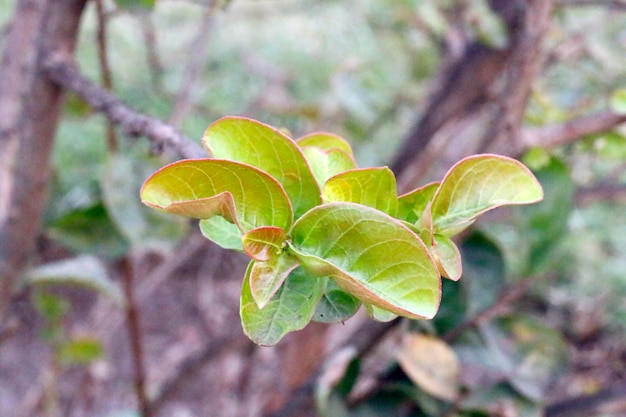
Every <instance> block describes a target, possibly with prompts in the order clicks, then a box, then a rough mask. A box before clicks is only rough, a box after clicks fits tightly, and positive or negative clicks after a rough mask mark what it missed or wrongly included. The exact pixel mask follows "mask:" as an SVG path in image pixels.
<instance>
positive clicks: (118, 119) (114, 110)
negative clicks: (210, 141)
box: [44, 52, 206, 159]
mask: <svg viewBox="0 0 626 417" xmlns="http://www.w3.org/2000/svg"><path fill="white" fill-rule="evenodd" d="M44 66H45V69H46V71H47V74H48V76H49V77H50V79H51V80H52V81H53V82H55V83H56V84H58V85H59V86H61V87H63V88H65V89H67V90H69V91H72V92H74V93H76V94H78V95H79V96H80V97H81V98H82V99H83V100H85V101H86V102H87V103H88V104H89V105H90V106H91V107H93V109H94V110H96V111H97V112H100V113H103V114H104V115H105V116H106V117H107V119H108V120H109V122H111V123H112V124H114V125H117V126H120V127H121V128H122V129H123V130H124V132H125V133H126V134H127V135H129V136H135V137H137V136H145V137H147V138H148V139H150V141H151V142H152V143H153V144H154V145H156V147H157V151H164V150H170V151H173V152H175V153H177V154H178V155H180V156H182V157H183V158H189V159H193V158H203V157H204V158H206V154H205V152H204V151H203V150H202V148H201V147H200V145H198V144H197V143H196V142H193V141H192V140H191V139H189V138H187V137H186V136H184V135H183V134H182V133H180V132H179V131H177V130H176V129H175V128H174V127H172V126H170V125H168V124H166V123H163V122H162V121H161V120H159V119H156V118H154V117H150V116H146V115H143V114H141V113H139V112H137V111H135V110H134V109H132V108H131V107H129V106H128V105H126V104H125V103H123V102H122V101H121V100H119V99H118V98H117V97H115V96H114V95H113V94H111V93H110V92H108V91H106V90H104V89H103V88H101V87H99V86H98V85H96V84H95V83H93V82H92V81H90V80H88V79H87V78H85V77H84V76H83V75H82V74H81V73H80V71H79V70H78V68H77V67H76V65H75V64H74V62H73V61H72V60H71V59H70V58H69V57H67V56H66V55H65V54H63V53H62V52H57V53H53V54H50V55H49V56H48V57H47V59H46V60H45V63H44Z"/></svg>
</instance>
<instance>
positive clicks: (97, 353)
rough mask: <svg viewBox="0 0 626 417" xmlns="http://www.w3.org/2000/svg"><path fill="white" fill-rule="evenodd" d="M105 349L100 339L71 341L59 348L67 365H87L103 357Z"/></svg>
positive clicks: (61, 356) (61, 357) (85, 338)
mask: <svg viewBox="0 0 626 417" xmlns="http://www.w3.org/2000/svg"><path fill="white" fill-rule="evenodd" d="M103 352H104V349H103V348H102V343H100V341H99V340H98V339H95V338H92V337H80V338H74V339H70V340H68V341H67V342H65V343H63V344H62V345H61V346H60V348H59V356H60V359H61V360H62V361H63V362H65V363H66V364H86V363H90V362H93V361H95V360H96V359H99V358H101V357H102V354H103Z"/></svg>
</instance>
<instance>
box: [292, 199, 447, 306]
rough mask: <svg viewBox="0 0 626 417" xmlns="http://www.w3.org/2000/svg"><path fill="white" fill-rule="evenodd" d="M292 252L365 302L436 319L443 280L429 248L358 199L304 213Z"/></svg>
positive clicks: (296, 228) (295, 228) (309, 267)
mask: <svg viewBox="0 0 626 417" xmlns="http://www.w3.org/2000/svg"><path fill="white" fill-rule="evenodd" d="M289 249H290V251H291V252H292V253H293V254H294V255H295V256H296V257H297V258H298V259H299V260H300V262H301V264H302V265H303V266H304V267H305V269H307V270H308V271H310V272H311V273H312V274H315V275H319V276H330V277H332V278H334V279H335V280H336V281H337V284H338V285H339V286H340V287H341V288H342V289H343V290H344V291H347V292H348V293H350V294H352V295H353V296H355V297H357V298H358V299H359V300H361V301H362V302H363V303H366V304H372V305H374V306H376V307H380V308H382V309H384V310H387V311H389V312H392V313H394V314H398V315H401V316H405V317H411V318H432V317H433V316H434V315H435V313H436V312H437V308H438V307H439V302H440V298H441V281H440V278H439V273H438V271H437V268H436V266H435V264H434V262H433V260H432V258H431V257H430V255H429V253H428V250H427V249H426V247H425V246H424V244H423V243H422V241H421V240H420V239H419V238H418V237H417V235H416V234H415V233H413V232H411V231H410V230H409V229H408V228H406V227H405V226H404V225H402V224H401V222H399V221H398V220H396V219H394V218H392V217H390V216H388V215H386V214H384V213H382V212H380V211H378V210H375V209H373V208H370V207H367V206H363V205H359V204H355V203H346V202H343V203H329V204H324V205H322V206H319V207H316V208H315V209H313V210H311V211H309V212H308V213H307V214H306V215H304V216H303V217H301V218H300V219H299V220H298V221H297V222H296V223H294V226H293V228H292V231H291V243H290V244H289Z"/></svg>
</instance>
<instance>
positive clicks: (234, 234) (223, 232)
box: [199, 216, 243, 252]
mask: <svg viewBox="0 0 626 417" xmlns="http://www.w3.org/2000/svg"><path fill="white" fill-rule="evenodd" d="M199 226H200V231H201V232H202V235H203V236H204V237H206V238H207V239H209V240H210V241H212V242H213V243H215V244H217V245H218V246H220V247H222V248H224V249H232V250H237V251H240V252H241V251H243V247H242V246H241V230H239V228H238V227H237V225H236V224H234V223H231V222H229V221H228V220H226V219H225V218H223V217H220V216H213V217H211V218H210V219H202V220H200V222H199Z"/></svg>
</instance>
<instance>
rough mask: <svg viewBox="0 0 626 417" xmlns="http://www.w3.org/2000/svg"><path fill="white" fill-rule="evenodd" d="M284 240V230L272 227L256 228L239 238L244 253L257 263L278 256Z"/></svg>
mask: <svg viewBox="0 0 626 417" xmlns="http://www.w3.org/2000/svg"><path fill="white" fill-rule="evenodd" d="M286 240H287V233H285V230H284V229H281V228H280V227H273V226H264V227H257V228H256V229H253V230H250V231H249V232H248V233H246V234H245V235H243V237H242V238H241V241H242V244H243V250H244V252H246V254H247V255H248V256H249V257H251V258H252V259H254V260H257V261H269V260H270V259H271V258H274V257H276V256H278V255H280V254H281V252H282V251H283V244H284V243H285V241H286Z"/></svg>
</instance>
